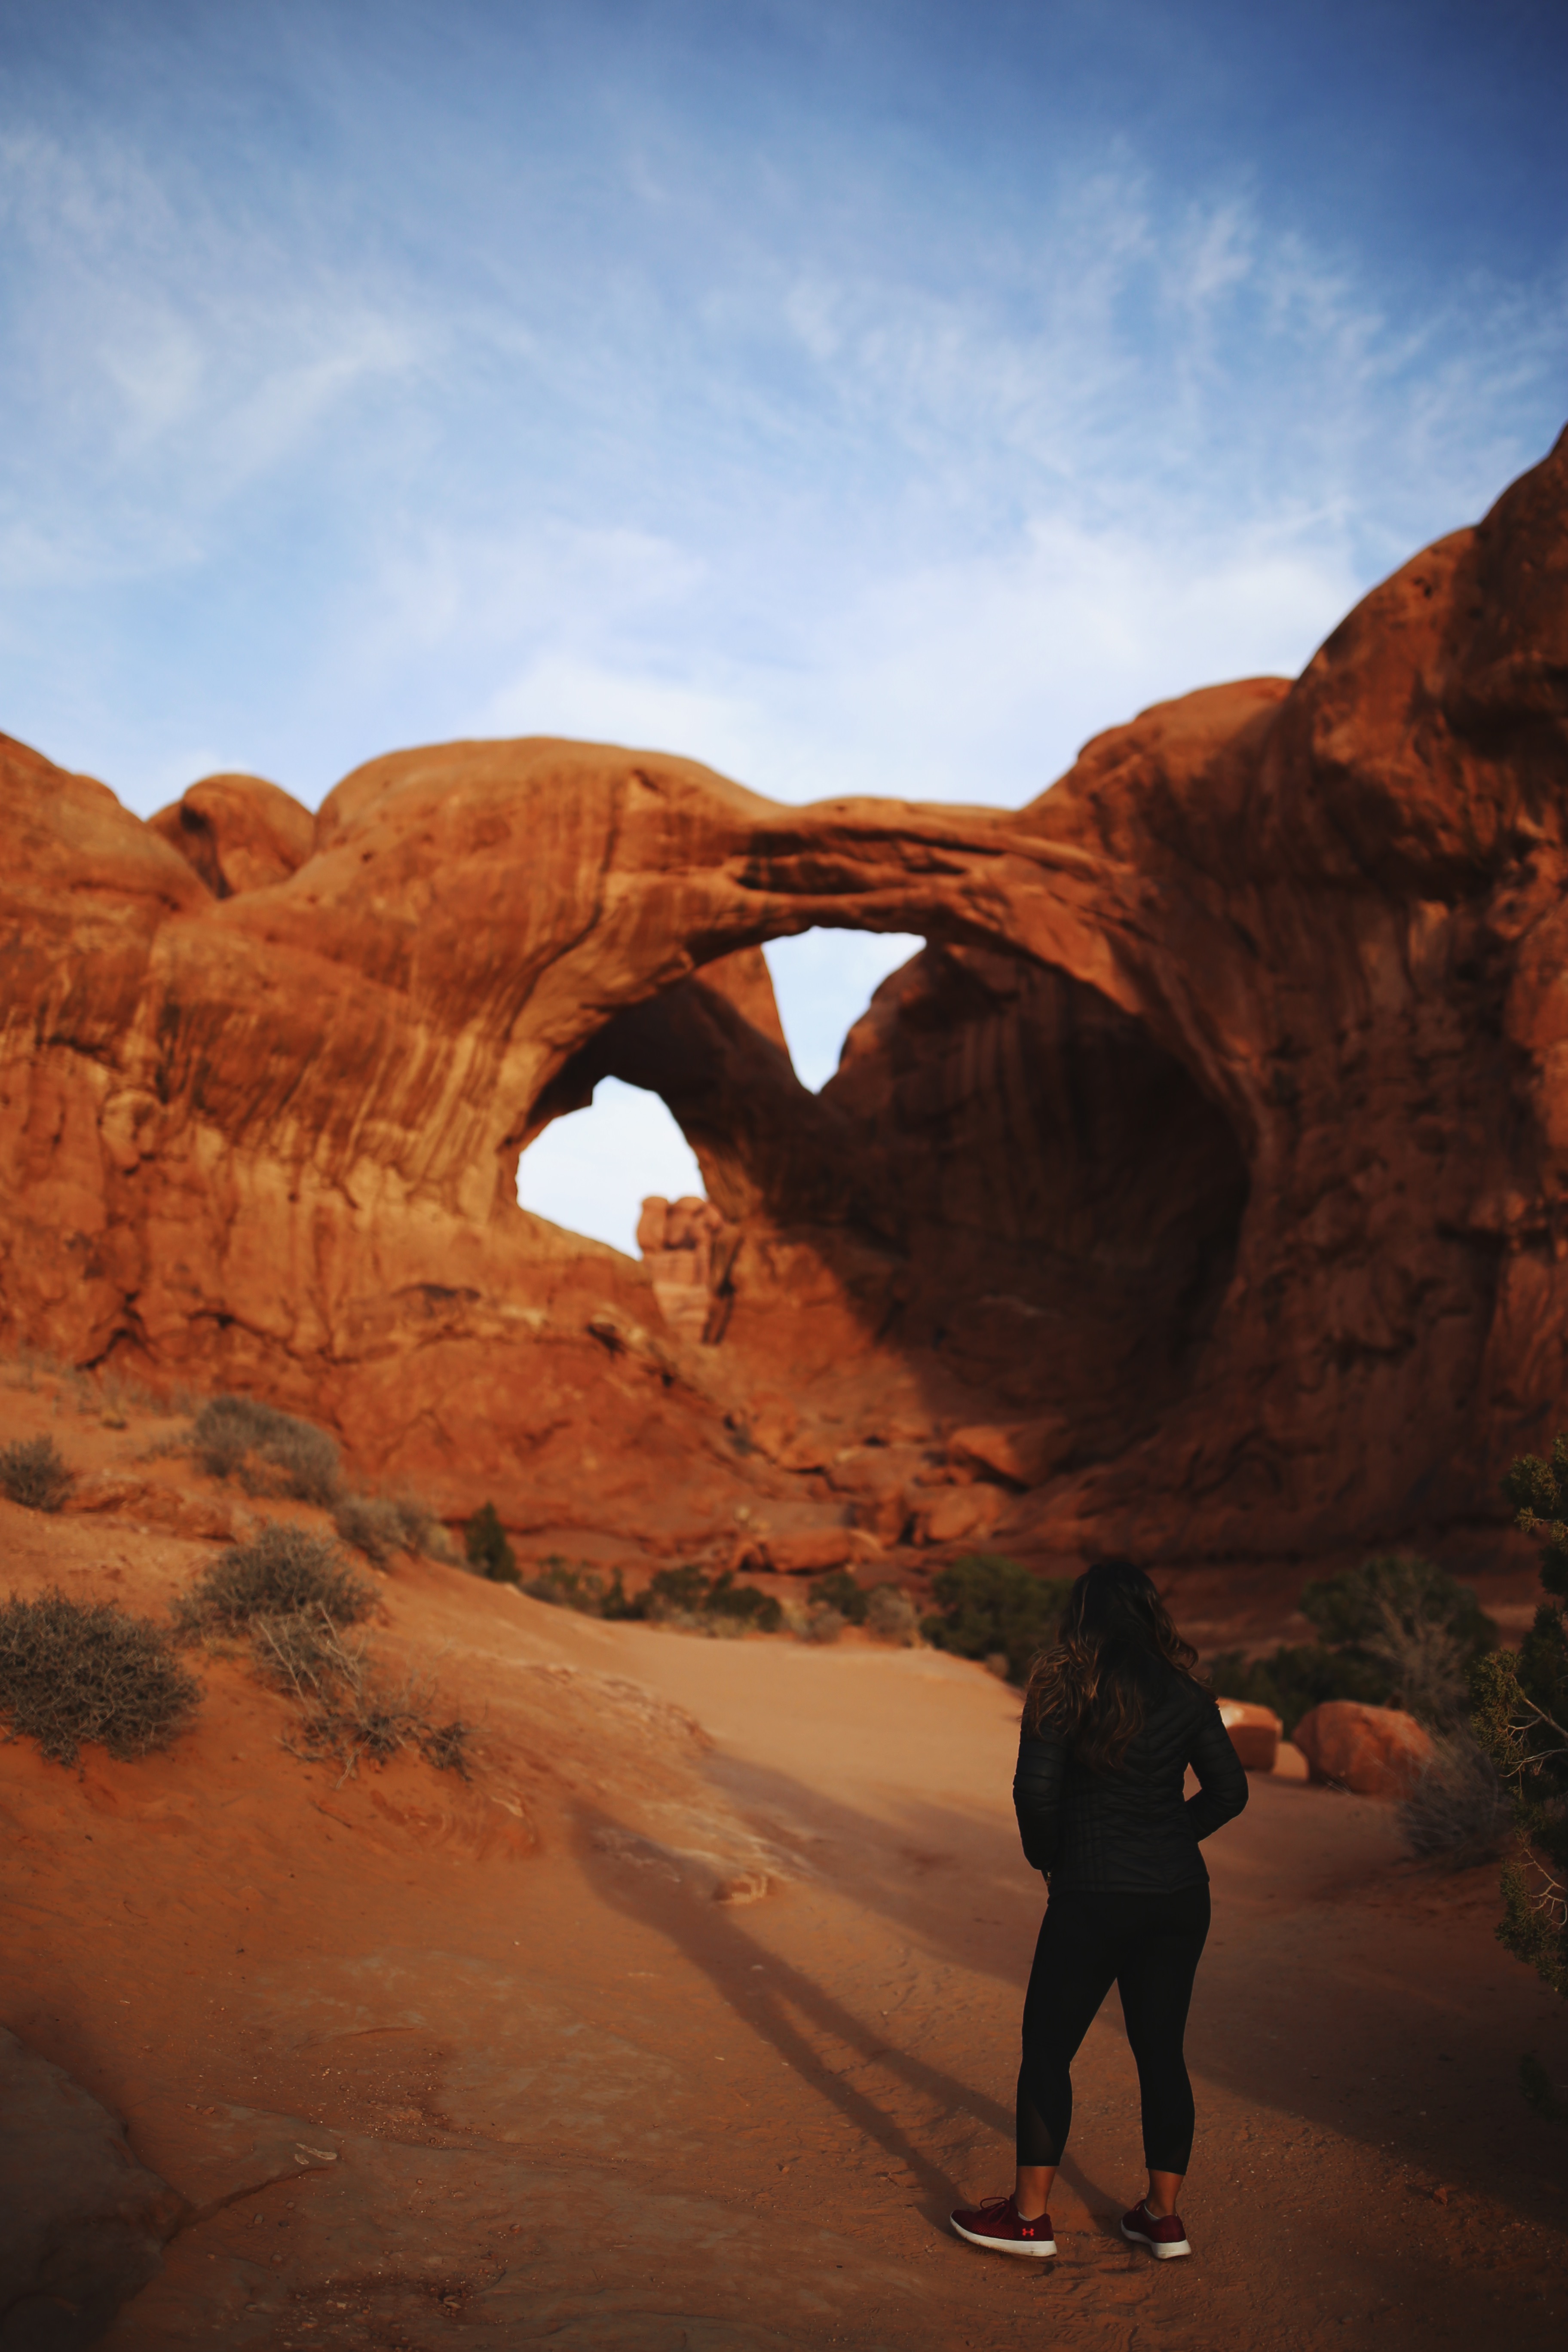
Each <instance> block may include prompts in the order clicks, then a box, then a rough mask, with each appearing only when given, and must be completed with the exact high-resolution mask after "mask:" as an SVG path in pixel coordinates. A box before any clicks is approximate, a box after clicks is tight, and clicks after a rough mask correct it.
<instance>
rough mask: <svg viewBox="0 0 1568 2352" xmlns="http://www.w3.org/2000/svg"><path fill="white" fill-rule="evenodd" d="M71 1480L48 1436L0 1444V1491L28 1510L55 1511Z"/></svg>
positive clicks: (73, 1475)
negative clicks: (4, 1444) (2, 1445)
mask: <svg viewBox="0 0 1568 2352" xmlns="http://www.w3.org/2000/svg"><path fill="white" fill-rule="evenodd" d="M75 1484H76V1473H75V1471H74V1470H70V1469H68V1468H67V1466H66V1464H65V1462H64V1460H63V1459H62V1457H61V1454H60V1450H59V1448H58V1445H57V1444H55V1441H54V1439H53V1438H52V1437H29V1438H24V1439H21V1440H19V1441H18V1442H17V1444H15V1445H7V1446H4V1447H0V1492H4V1493H5V1494H7V1495H8V1496H10V1498H11V1500H12V1501H13V1502H14V1503H20V1504H22V1505H23V1506H24V1507H26V1509H27V1510H29V1511H58V1509H59V1508H60V1507H61V1506H62V1504H63V1503H64V1502H65V1499H66V1497H67V1496H68V1494H69V1493H70V1490H71V1488H72V1487H73V1486H75Z"/></svg>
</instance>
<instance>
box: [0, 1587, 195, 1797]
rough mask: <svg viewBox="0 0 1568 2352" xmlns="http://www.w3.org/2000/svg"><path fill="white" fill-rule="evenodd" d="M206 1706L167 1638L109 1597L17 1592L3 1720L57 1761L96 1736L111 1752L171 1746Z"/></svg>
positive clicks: (3, 1653) (2, 1667) (7, 1614)
mask: <svg viewBox="0 0 1568 2352" xmlns="http://www.w3.org/2000/svg"><path fill="white" fill-rule="evenodd" d="M200 1703H201V1690H200V1686H199V1685H197V1684H196V1683H195V1681H194V1680H193V1679H192V1677H191V1676H190V1675H188V1674H187V1673H186V1672H185V1669H184V1666H183V1665H182V1664H180V1661H179V1659H178V1658H177V1657H176V1656H175V1655H174V1645H173V1643H172V1641H171V1639H170V1636H169V1634H168V1633H167V1632H166V1631H165V1629H164V1628H163V1627H162V1626H160V1625H154V1624H153V1623H152V1622H150V1621H149V1620H148V1619H147V1618H144V1617H132V1616H131V1615H129V1614H128V1613H127V1612H126V1611H124V1610H122V1609H117V1608H115V1607H114V1606H113V1604H112V1603H111V1602H110V1601H97V1602H92V1603H89V1602H86V1601H72V1600H69V1599H68V1598H67V1596H66V1595H65V1594H64V1593H63V1592H58V1591H56V1592H47V1593H45V1594H43V1595H42V1596H41V1597H40V1598H39V1599H37V1600H35V1601H18V1599H17V1598H16V1594H15V1593H13V1594H12V1595H11V1598H10V1600H9V1601H7V1602H6V1604H5V1607H4V1608H3V1609H0V1719H3V1720H4V1721H5V1723H7V1724H8V1725H9V1727H10V1733H11V1737H12V1738H18V1737H22V1736H26V1738H31V1739H36V1740H37V1743H38V1746H39V1747H40V1748H42V1749H43V1752H44V1754H45V1755H46V1756H48V1757H51V1758H53V1759H54V1760H55V1761H56V1762H57V1763H59V1764H70V1763H74V1762H75V1760H76V1752H77V1748H78V1747H79V1745H80V1744H81V1742H82V1741H84V1740H95V1741H97V1742H98V1743H99V1744H100V1746H102V1747H104V1748H108V1750H109V1752H110V1755H111V1756H119V1757H136V1756H145V1755H146V1754H147V1753H148V1751H149V1750H150V1749H152V1748H166V1747H167V1746H168V1744H169V1742H170V1741H171V1740H172V1739H173V1738H174V1737H175V1735H176V1734H177V1733H178V1732H180V1731H182V1730H183V1729H184V1727H185V1725H186V1723H188V1722H189V1720H190V1718H191V1717H192V1716H193V1715H194V1714H195V1711H196V1708H197V1706H199V1705H200Z"/></svg>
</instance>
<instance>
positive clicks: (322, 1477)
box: [191, 1396, 342, 1510]
mask: <svg viewBox="0 0 1568 2352" xmlns="http://www.w3.org/2000/svg"><path fill="white" fill-rule="evenodd" d="M191 1435H192V1438H193V1440H194V1443H195V1451H196V1459H197V1460H198V1461H199V1462H200V1464H201V1465H202V1468H203V1469H204V1470H205V1472H206V1473H207V1475H208V1476H209V1477H212V1478H233V1477H236V1476H237V1477H238V1479H239V1481H240V1484H241V1485H242V1486H244V1487H245V1489H246V1492H247V1494H252V1495H291V1496H293V1497H294V1499H295V1501H296V1502H300V1503H320V1504H321V1505H322V1506H323V1507H324V1508H326V1509H329V1510H330V1509H331V1506H332V1505H333V1503H335V1502H336V1500H337V1498H338V1495H339V1492H340V1489H341V1483H342V1482H341V1479H340V1476H339V1471H338V1449H337V1446H336V1445H335V1444H334V1443H333V1441H332V1440H331V1438H330V1437H329V1436H328V1435H327V1433H326V1431H325V1430H324V1429H318V1428H316V1426H315V1424H314V1423H312V1422H309V1421H300V1420H297V1419H296V1417H295V1416H294V1414H293V1413H291V1412H278V1411H277V1409H276V1408H275V1407H274V1406H272V1405H269V1404H262V1403H260V1402H258V1400H257V1399H256V1398H255V1397H245V1396H220V1397H213V1398H212V1399H211V1400H210V1401H209V1402H207V1403H206V1404H204V1405H203V1407H202V1409H201V1411H200V1412H198V1413H197V1415H196V1417H195V1422H194V1423H193V1424H192V1428H191Z"/></svg>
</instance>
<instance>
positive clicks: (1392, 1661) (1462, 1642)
mask: <svg viewBox="0 0 1568 2352" xmlns="http://www.w3.org/2000/svg"><path fill="white" fill-rule="evenodd" d="M1300 1606H1301V1613H1302V1615H1303V1616H1304V1617H1305V1618H1306V1619H1307V1620H1308V1622H1309V1623H1310V1624H1312V1625H1314V1626H1315V1627H1316V1628H1317V1631H1318V1634H1319V1638H1320V1640H1321V1642H1322V1643H1323V1645H1324V1646H1325V1647H1326V1648H1328V1649H1330V1650H1331V1651H1332V1652H1333V1653H1334V1654H1336V1655H1337V1656H1339V1657H1341V1658H1343V1659H1347V1660H1351V1659H1353V1660H1357V1661H1360V1662H1362V1663H1363V1664H1366V1665H1367V1666H1368V1667H1369V1668H1370V1669H1371V1670H1372V1671H1373V1674H1375V1675H1381V1677H1382V1680H1383V1683H1384V1692H1385V1703H1387V1704H1391V1705H1393V1706H1403V1707H1406V1708H1408V1710H1409V1711H1410V1713H1411V1714H1412V1715H1415V1716H1419V1717H1421V1719H1422V1720H1423V1721H1424V1722H1426V1723H1432V1724H1439V1725H1441V1724H1444V1723H1451V1722H1454V1721H1456V1720H1457V1719H1458V1717H1459V1716H1460V1715H1462V1714H1463V1712H1464V1707H1465V1699H1466V1674H1467V1670H1468V1666H1469V1664H1470V1661H1471V1659H1472V1658H1475V1657H1479V1654H1481V1652H1482V1651H1483V1650H1486V1649H1489V1647H1490V1646H1491V1644H1492V1643H1493V1642H1495V1641H1496V1639H1497V1627H1496V1626H1495V1625H1494V1624H1493V1623H1492V1621H1491V1619H1490V1618H1489V1616H1487V1615H1486V1613H1485V1612H1484V1611H1483V1610H1482V1608H1481V1607H1480V1604H1479V1601H1477V1599H1476V1596H1475V1594H1474V1593H1473V1592H1472V1591H1470V1589H1469V1587H1468V1585H1464V1584H1458V1583H1457V1582H1456V1581H1455V1580H1454V1579H1453V1577H1451V1576H1450V1575H1449V1574H1448V1573H1447V1570H1446V1569H1441V1568H1438V1567H1436V1566H1435V1565H1434V1563H1433V1562H1432V1561H1431V1560H1428V1559H1419V1558H1418V1557H1417V1556H1416V1555H1415V1553H1414V1552H1385V1553H1381V1554H1379V1555H1377V1556H1375V1557H1374V1558H1373V1559H1365V1560H1363V1562H1362V1564H1361V1566H1360V1567H1359V1568H1350V1569H1346V1570H1344V1571H1343V1573H1342V1574H1341V1575H1339V1576H1335V1577H1328V1578H1324V1579H1321V1580H1319V1581H1317V1582H1314V1583H1311V1584H1309V1585H1308V1586H1307V1587H1306V1589H1305V1591H1303V1592H1302V1594H1301V1603H1300Z"/></svg>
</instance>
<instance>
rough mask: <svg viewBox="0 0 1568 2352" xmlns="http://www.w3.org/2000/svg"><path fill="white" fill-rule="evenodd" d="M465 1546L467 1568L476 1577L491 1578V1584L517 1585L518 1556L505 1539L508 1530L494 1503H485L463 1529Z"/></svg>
mask: <svg viewBox="0 0 1568 2352" xmlns="http://www.w3.org/2000/svg"><path fill="white" fill-rule="evenodd" d="M463 1544H464V1548H465V1549H466V1550H467V1552H468V1566H469V1567H470V1568H471V1569H472V1570H474V1571H475V1573H476V1574H477V1575H479V1576H488V1577H489V1580H490V1582H491V1583H492V1584H516V1583H517V1582H518V1573H517V1554H516V1553H515V1552H514V1551H513V1549H512V1548H511V1546H510V1544H509V1543H508V1541H507V1539H506V1529H505V1528H503V1527H502V1525H501V1523H500V1513H499V1512H498V1511H497V1509H496V1507H495V1505H494V1504H493V1503H486V1504H484V1505H483V1506H482V1507H480V1508H479V1510H477V1511H476V1512H475V1513H474V1516H473V1517H472V1518H471V1519H470V1520H469V1521H468V1526H467V1527H466V1528H464V1530H463Z"/></svg>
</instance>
